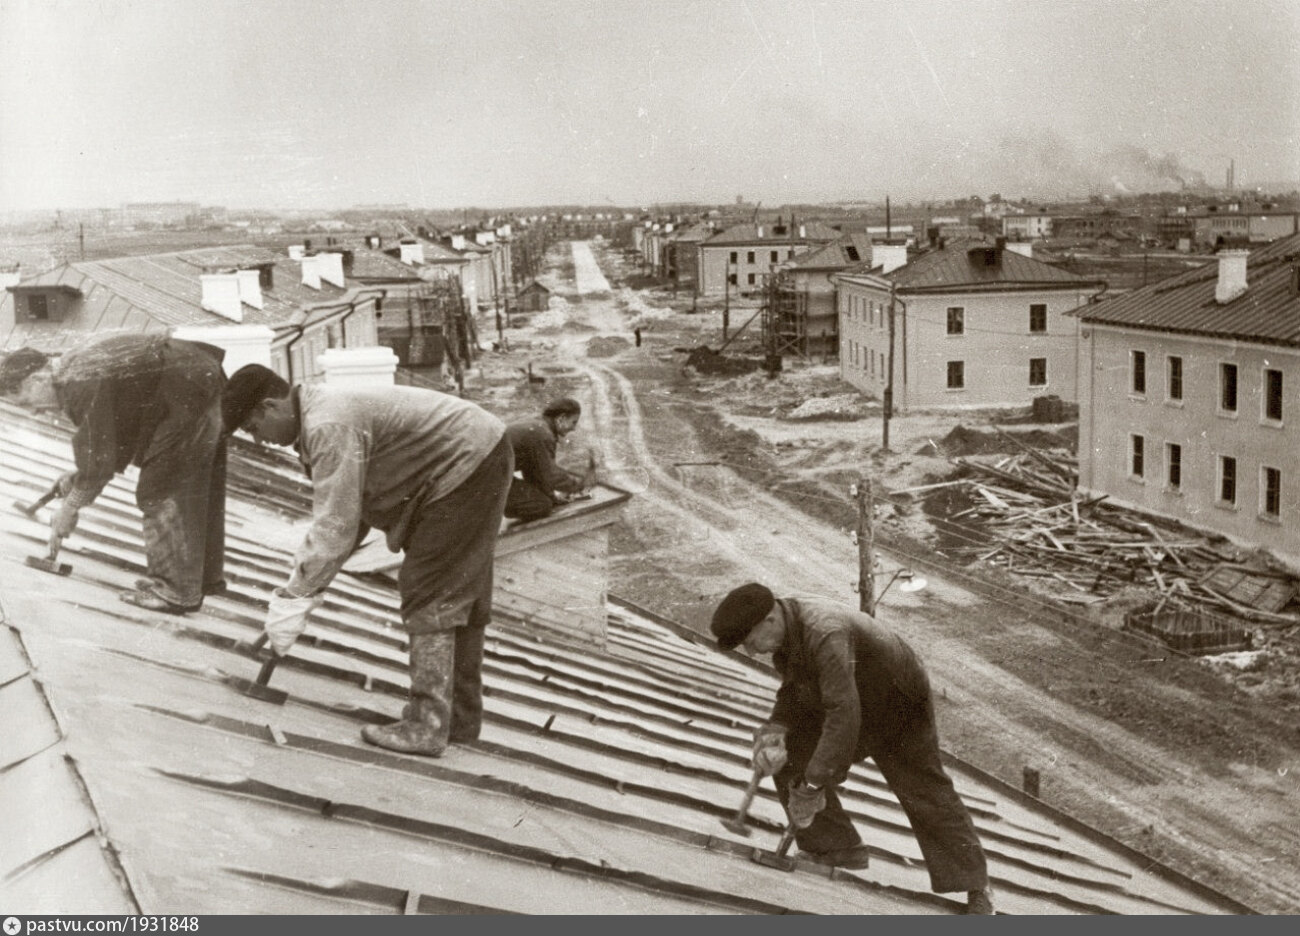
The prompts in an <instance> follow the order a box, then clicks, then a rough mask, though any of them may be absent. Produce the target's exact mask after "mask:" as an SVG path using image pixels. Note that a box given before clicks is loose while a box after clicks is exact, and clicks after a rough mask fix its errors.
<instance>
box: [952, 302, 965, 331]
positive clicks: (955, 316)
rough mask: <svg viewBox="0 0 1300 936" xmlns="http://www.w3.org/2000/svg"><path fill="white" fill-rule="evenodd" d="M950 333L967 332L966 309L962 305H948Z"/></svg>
mask: <svg viewBox="0 0 1300 936" xmlns="http://www.w3.org/2000/svg"><path fill="white" fill-rule="evenodd" d="M948 334H950V335H964V334H966V310H965V309H963V308H962V307H961V306H949V307H948Z"/></svg>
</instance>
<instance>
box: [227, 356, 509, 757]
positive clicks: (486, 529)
mask: <svg viewBox="0 0 1300 936" xmlns="http://www.w3.org/2000/svg"><path fill="white" fill-rule="evenodd" d="M225 420H226V425H227V426H229V427H230V428H231V429H235V428H238V429H242V430H244V431H245V432H247V433H248V434H249V435H251V436H252V437H253V438H254V439H256V440H257V441H258V442H270V443H273V444H276V445H292V446H294V448H295V449H296V450H297V452H298V456H299V458H300V460H301V461H302V464H303V467H304V468H305V469H306V471H307V475H308V477H310V478H311V482H312V501H313V504H312V524H311V528H310V529H309V530H308V531H307V536H306V538H305V539H304V540H303V543H302V545H301V546H300V547H299V549H298V552H297V554H296V556H295V557H294V563H293V574H292V575H291V576H290V578H289V582H288V584H286V585H285V586H283V587H281V588H277V589H276V590H275V592H274V593H273V595H272V597H271V600H270V604H269V608H268V611H267V619H266V632H267V634H268V636H269V638H270V642H271V645H272V649H274V650H275V652H277V653H279V654H283V653H285V652H286V651H287V650H288V649H289V648H290V647H291V646H292V645H293V642H294V641H295V640H297V638H298V636H299V635H300V634H301V633H302V632H303V630H304V628H305V627H306V623H307V617H308V615H309V614H310V613H311V611H312V610H313V609H314V608H315V607H316V606H317V605H318V604H319V603H320V601H321V599H322V592H323V591H324V590H325V588H326V586H328V585H329V583H330V581H331V580H333V578H334V576H335V575H336V574H337V573H338V571H339V569H341V568H342V566H343V563H344V562H345V561H346V560H347V558H348V556H349V555H351V553H352V552H353V550H354V549H355V548H356V546H357V545H358V544H360V542H361V541H362V540H363V539H364V538H365V535H366V533H367V532H369V529H370V528H371V527H374V528H377V529H380V530H383V531H384V533H385V534H386V535H387V538H388V546H389V548H390V549H392V550H393V551H394V552H398V551H400V552H402V553H403V554H404V555H403V558H402V566H401V570H400V572H399V573H398V580H397V581H398V590H399V592H400V594H401V614H402V624H403V626H404V627H405V628H406V630H407V631H408V633H409V634H410V643H411V659H410V672H411V695H410V703H409V704H408V705H407V706H406V709H405V711H404V712H403V717H402V719H401V720H400V721H398V722H396V723H395V724H392V725H386V726H377V725H368V726H366V727H365V728H364V729H362V732H361V733H362V737H364V738H365V739H366V740H367V741H369V742H370V743H371V744H376V745H378V746H380V747H385V748H389V749H391V750H395V751H406V752H411V753H416V754H427V755H430V756H433V757H437V756H439V755H440V754H442V753H443V751H444V750H445V749H446V747H447V744H448V743H449V742H457V741H470V740H473V739H474V738H477V737H478V735H479V728H480V725H481V722H482V715H483V685H482V668H483V635H484V629H485V628H486V627H487V624H488V621H489V619H490V618H491V614H492V560H493V552H494V550H495V548H496V540H497V532H498V530H499V529H500V526H501V517H502V511H503V509H504V507H505V501H506V492H507V490H508V489H509V486H510V476H511V473H512V472H513V464H514V459H513V455H512V453H511V450H510V443H509V442H508V441H507V440H506V436H505V426H504V425H503V424H502V423H501V421H500V420H498V419H497V418H496V417H495V416H492V415H491V414H490V413H488V412H486V411H485V410H483V409H481V408H480V407H478V406H476V405H475V404H473V403H470V402H468V401H466V400H462V399H460V398H458V397H454V396H450V395H448V394H445V393H439V392H438V391H436V390H424V389H420V388H417V387H382V388H373V389H372V388H346V389H344V388H337V387H330V386H325V385H311V386H299V387H295V388H293V389H292V390H290V387H289V385H288V384H287V383H286V382H285V381H284V380H283V379H281V378H280V377H279V376H277V375H276V374H275V373H274V372H273V371H271V370H269V369H268V368H265V367H262V366H261V365H258V364H250V365H248V366H246V367H243V368H241V369H240V370H238V371H236V372H235V374H234V375H232V376H231V378H230V385H229V387H228V388H227V392H226V398H225Z"/></svg>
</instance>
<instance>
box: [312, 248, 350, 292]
mask: <svg viewBox="0 0 1300 936" xmlns="http://www.w3.org/2000/svg"><path fill="white" fill-rule="evenodd" d="M316 274H317V275H318V276H319V277H320V278H321V279H323V280H324V281H325V282H327V283H329V284H330V285H331V286H337V287H338V288H339V289H343V288H345V287H346V285H347V282H346V280H344V278H343V254H341V253H323V254H317V255H316Z"/></svg>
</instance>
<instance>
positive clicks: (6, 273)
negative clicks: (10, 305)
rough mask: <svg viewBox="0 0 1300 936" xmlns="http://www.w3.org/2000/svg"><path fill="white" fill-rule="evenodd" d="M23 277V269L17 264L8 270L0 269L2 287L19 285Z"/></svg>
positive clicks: (0, 284) (0, 287)
mask: <svg viewBox="0 0 1300 936" xmlns="http://www.w3.org/2000/svg"><path fill="white" fill-rule="evenodd" d="M22 278H23V274H22V269H21V267H19V266H17V265H15V266H14V267H12V268H10V269H8V270H0V289H8V288H9V287H10V286H17V285H18V283H19V282H20V281H21V280H22Z"/></svg>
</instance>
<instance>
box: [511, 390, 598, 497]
mask: <svg viewBox="0 0 1300 936" xmlns="http://www.w3.org/2000/svg"><path fill="white" fill-rule="evenodd" d="M581 416H582V407H581V406H580V405H579V404H578V401H577V400H575V399H573V398H572V397H560V398H559V399H557V400H552V401H551V402H550V403H548V404H546V408H545V409H544V410H542V415H541V418H540V419H524V420H519V421H517V422H512V423H510V424H508V425H507V426H506V436H507V437H508V438H509V439H510V446H511V448H513V449H514V453H515V479H514V481H513V482H511V484H510V495H509V496H508V497H507V498H506V516H507V517H509V518H510V519H512V520H519V521H521V522H522V521H527V520H540V519H541V518H542V517H549V516H550V515H551V512H552V511H554V510H555V508H556V506H557V505H559V504H564V503H568V502H569V501H570V500H572V499H573V498H574V497H576V496H578V495H579V494H581V493H582V492H583V491H585V490H588V489H589V488H591V486H592V485H593V484H595V483H596V459H595V456H593V455H592V454H591V453H590V452H589V453H588V455H587V470H586V471H585V472H584V473H583V474H582V475H576V474H573V473H572V472H569V471H566V470H565V469H563V468H561V467H560V466H559V465H557V464H556V463H555V452H556V449H557V447H558V445H559V442H560V440H561V439H563V438H564V437H565V436H566V435H568V434H569V433H570V432H572V431H573V430H574V429H575V428H577V426H578V419H579V418H580V417H581Z"/></svg>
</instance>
